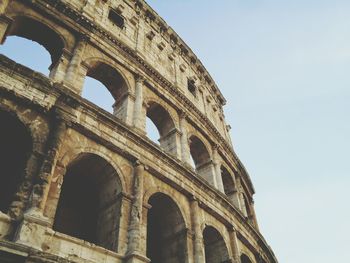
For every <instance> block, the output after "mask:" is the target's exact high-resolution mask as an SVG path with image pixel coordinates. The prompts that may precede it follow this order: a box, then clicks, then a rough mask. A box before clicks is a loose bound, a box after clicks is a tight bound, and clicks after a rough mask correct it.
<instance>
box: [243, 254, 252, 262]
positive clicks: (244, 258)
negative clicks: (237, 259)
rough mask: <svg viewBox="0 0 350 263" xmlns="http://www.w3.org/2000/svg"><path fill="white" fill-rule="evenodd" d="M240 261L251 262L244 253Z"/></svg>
mask: <svg viewBox="0 0 350 263" xmlns="http://www.w3.org/2000/svg"><path fill="white" fill-rule="evenodd" d="M241 263H252V261H251V260H250V258H249V257H248V256H247V255H246V254H242V255H241Z"/></svg>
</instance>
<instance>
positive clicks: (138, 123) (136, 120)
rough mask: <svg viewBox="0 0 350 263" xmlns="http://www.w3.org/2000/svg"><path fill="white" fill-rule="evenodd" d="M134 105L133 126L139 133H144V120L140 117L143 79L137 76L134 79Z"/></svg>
mask: <svg viewBox="0 0 350 263" xmlns="http://www.w3.org/2000/svg"><path fill="white" fill-rule="evenodd" d="M135 80H136V81H135V83H136V85H135V104H134V116H133V125H134V127H135V128H137V129H139V130H140V131H143V132H145V130H144V127H145V123H144V122H145V118H143V116H142V106H143V82H144V78H143V77H142V76H141V75H137V76H136V79H135Z"/></svg>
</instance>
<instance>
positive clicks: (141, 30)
mask: <svg viewBox="0 0 350 263" xmlns="http://www.w3.org/2000/svg"><path fill="white" fill-rule="evenodd" d="M144 41H145V22H144V17H142V16H141V15H140V16H139V17H138V26H137V35H136V43H135V50H136V53H137V54H138V55H141V56H142V57H143V51H144V50H143V48H144Z"/></svg>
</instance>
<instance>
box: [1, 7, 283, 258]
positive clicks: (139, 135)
mask: <svg viewBox="0 0 350 263" xmlns="http://www.w3.org/2000/svg"><path fill="white" fill-rule="evenodd" d="M0 16H1V17H0V40H1V43H4V42H5V41H6V37H9V36H19V37H24V38H27V39H30V40H33V41H35V42H38V43H39V44H41V45H43V46H44V47H45V48H46V49H47V50H48V51H49V53H50V55H51V59H52V65H51V66H50V75H49V76H48V77H46V76H43V75H42V74H40V73H36V72H34V71H33V70H31V69H28V68H26V67H24V66H22V65H20V64H17V63H16V62H14V61H12V60H10V59H8V58H7V57H5V56H0V123H2V126H1V131H0V140H1V148H0V155H1V158H0V159H1V162H0V165H1V167H0V170H1V172H0V211H1V212H0V262H17V263H20V262H26V263H38V262H77V263H78V262H96V263H107V262H116V263H118V262H120V263H121V262H123V263H131V262H135V263H136V262H153V263H160V262H162V263H204V262H206V263H222V262H234V263H239V262H241V263H247V262H253V263H263V262H264V263H275V262H277V260H276V258H275V256H274V254H273V252H272V250H271V249H270V247H269V246H268V245H267V243H266V242H265V240H264V238H263V237H262V235H261V234H260V232H259V229H258V224H257V221H256V217H255V213H254V205H253V197H252V196H253V194H254V188H253V185H252V183H251V180H250V178H249V176H248V174H247V172H246V171H245V169H244V167H243V165H242V164H241V163H240V161H239V159H238V158H237V156H236V154H235V153H234V151H233V146H232V142H231V140H230V137H229V134H228V130H229V126H228V125H226V123H225V118H224V114H223V105H224V104H225V99H224V98H223V96H222V94H221V93H220V91H219V89H218V88H217V86H216V85H215V83H214V81H213V80H212V78H211V77H210V75H209V73H208V72H207V71H206V69H205V68H204V67H203V65H202V64H201V62H200V61H199V60H198V58H197V57H196V56H195V55H194V54H193V52H192V51H191V50H190V48H189V47H188V46H187V45H186V44H185V43H184V42H183V41H182V40H181V38H180V37H179V36H178V35H177V34H176V33H175V32H174V31H173V29H171V28H170V27H169V26H168V25H167V24H166V23H165V22H164V21H163V20H162V19H161V18H160V17H159V16H158V15H157V14H156V13H155V12H154V11H153V10H152V9H151V8H150V7H149V6H148V5H147V3H145V2H144V1H141V0H114V1H108V0H70V1H68V0H35V1H30V0H12V1H9V0H2V1H1V3H0ZM86 76H89V77H92V78H94V79H96V80H98V81H100V82H102V83H103V84H104V85H105V87H106V88H107V89H108V90H109V92H110V93H111V95H112V96H113V98H114V100H115V103H114V106H113V107H114V113H113V114H110V113H108V112H106V111H104V110H102V109H100V108H99V107H97V106H96V105H94V104H93V103H91V102H89V101H87V100H85V99H83V98H82V97H81V93H82V89H83V86H84V79H85V77H86ZM146 117H148V118H150V119H151V120H152V121H153V123H154V124H155V125H156V127H157V129H158V131H159V134H160V140H159V141H160V145H156V144H154V143H153V142H152V141H150V139H148V137H147V135H146V131H145V126H146ZM191 158H192V160H193V162H194V166H193V167H192V165H191V162H192V161H191Z"/></svg>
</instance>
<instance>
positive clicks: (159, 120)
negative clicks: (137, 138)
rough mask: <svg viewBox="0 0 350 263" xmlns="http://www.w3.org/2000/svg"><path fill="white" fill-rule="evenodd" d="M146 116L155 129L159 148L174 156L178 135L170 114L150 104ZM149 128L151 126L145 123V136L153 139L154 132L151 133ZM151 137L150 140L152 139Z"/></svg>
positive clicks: (155, 104) (160, 107) (156, 105)
mask: <svg viewBox="0 0 350 263" xmlns="http://www.w3.org/2000/svg"><path fill="white" fill-rule="evenodd" d="M146 116H147V118H148V119H149V120H150V121H151V122H152V123H153V124H154V126H155V127H156V128H157V131H158V135H159V137H158V139H157V141H159V144H160V147H161V148H162V149H163V150H164V151H166V152H169V153H171V154H174V155H176V152H177V147H176V146H177V143H176V141H177V139H178V138H177V137H178V134H177V133H176V129H175V124H174V121H173V119H172V118H171V116H170V114H169V113H168V112H167V111H166V110H165V109H164V108H163V107H162V106H160V105H159V104H157V103H155V102H151V103H149V107H148V108H147V112H146ZM149 128H152V125H151V124H150V123H149V122H148V123H147V122H146V129H147V135H151V136H152V137H153V138H154V137H155V134H154V130H153V131H152V130H151V129H149ZM149 131H150V133H149ZM151 136H150V138H152V137H151Z"/></svg>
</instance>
